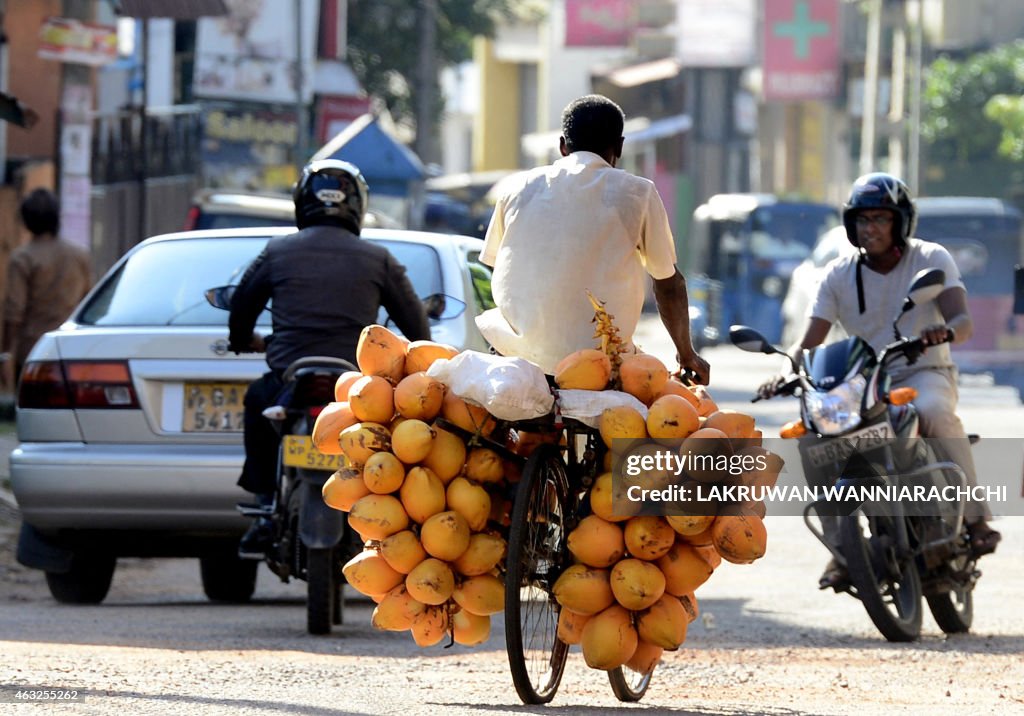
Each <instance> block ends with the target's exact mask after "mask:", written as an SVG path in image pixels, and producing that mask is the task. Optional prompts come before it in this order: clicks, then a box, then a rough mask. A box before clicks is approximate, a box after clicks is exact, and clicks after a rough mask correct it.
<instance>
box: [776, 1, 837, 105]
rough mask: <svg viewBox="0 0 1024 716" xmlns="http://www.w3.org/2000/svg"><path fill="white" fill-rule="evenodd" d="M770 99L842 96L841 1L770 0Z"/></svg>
mask: <svg viewBox="0 0 1024 716" xmlns="http://www.w3.org/2000/svg"><path fill="white" fill-rule="evenodd" d="M764 8H765V18H764V59H763V62H762V67H763V94H764V99H765V100H766V101H772V100H807V99H832V98H835V97H837V96H839V77H840V74H839V73H840V64H841V55H840V47H839V38H840V35H839V0H765V4H764Z"/></svg>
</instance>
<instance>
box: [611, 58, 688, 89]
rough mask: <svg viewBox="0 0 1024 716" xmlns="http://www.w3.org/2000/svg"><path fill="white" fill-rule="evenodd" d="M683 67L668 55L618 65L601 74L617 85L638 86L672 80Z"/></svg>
mask: <svg viewBox="0 0 1024 716" xmlns="http://www.w3.org/2000/svg"><path fill="white" fill-rule="evenodd" d="M681 69H682V65H681V64H680V63H679V60H676V59H674V58H671V57H666V58H665V59H662V60H653V61H651V62H641V63H640V64H637V65H629V66H628V67H618V68H616V69H614V70H610V71H608V72H606V73H604V74H602V75H600V76H601V77H603V78H604V79H605V80H607V81H608V82H610V83H611V84H613V85H615V86H616V87H637V86H639V85H645V84H647V83H648V82H660V81H662V80H670V79H672V78H673V77H675V76H677V75H678V74H679V72H680V70H681Z"/></svg>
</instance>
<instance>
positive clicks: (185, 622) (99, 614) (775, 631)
mask: <svg viewBox="0 0 1024 716" xmlns="http://www.w3.org/2000/svg"><path fill="white" fill-rule="evenodd" d="M747 604H748V600H745V599H713V598H708V599H704V600H701V602H700V608H701V614H702V615H701V617H698V620H697V621H695V622H694V623H693V624H691V625H690V629H689V632H688V635H687V640H686V643H685V645H684V646H683V649H685V650H688V651H698V652H699V651H718V650H744V649H762V650H763V649H768V650H789V649H794V648H800V647H814V648H823V649H836V650H837V651H841V650H846V649H865V648H867V649H877V650H879V651H881V652H897V653H898V652H905V653H912V652H914V653H916V652H958V653H966V654H975V653H977V654H1020V653H1024V635H1021V634H1010V635H984V634H960V635H953V636H949V637H944V636H942V635H939V634H936V635H925V636H924V637H923V638H922V639H921V640H920V641H917V642H913V643H906V644H894V643H889V642H887V641H885V640H884V638H883V637H881V636H880V635H877V636H876V635H874V634H872V635H870V636H862V635H852V634H849V633H847V632H843V631H839V630H836V629H830V628H828V627H827V626H826V625H814V624H802V625H800V626H798V627H794V619H793V615H792V614H786V613H785V612H781V611H765V610H755V609H750V608H747ZM372 608H373V604H372V603H371V602H369V601H368V600H365V599H358V600H348V601H347V602H346V607H345V623H344V624H341V625H336V626H335V627H334V629H333V631H332V633H331V634H329V635H325V636H312V635H309V634H307V633H306V629H305V627H306V625H305V609H304V606H303V602H302V601H301V600H300V599H296V598H292V597H288V598H281V599H260V600H255V601H253V602H251V603H249V604H245V605H232V604H215V603H210V602H206V601H182V600H174V601H170V600H161V599H146V600H140V601H137V602H128V601H124V600H121V601H119V602H115V603H109V604H108V603H105V604H101V605H95V606H75V605H62V604H57V603H56V602H54V601H52V599H50V600H48V601H47V600H43V601H40V602H38V603H33V604H32V605H31V606H29V605H25V604H22V605H20V606H19V605H18V604H17V603H0V632H2V633H3V634H4V635H5V639H7V640H11V641H23V642H32V643H39V644H46V643H55V644H58V643H59V644H69V643H71V644H76V643H77V644H93V645H107V646H114V647H147V648H163V649H175V650H194V651H206V650H223V649H246V650H268V651H273V650H280V649H287V650H294V651H302V652H308V653H313V654H337V653H344V654H347V655H351V656H370V657H372V656H379V655H380V654H381V653H382V652H381V645H382V644H386V643H401V642H407V643H409V644H411V643H412V637H411V636H410V635H409V634H408V633H407V632H385V631H381V630H379V629H376V628H374V627H373V626H372V625H371V624H370V615H371V612H372ZM182 615H184V618H182ZM866 619H867V616H866V615H865V620H866ZM69 621H74V623H75V628H74V630H71V629H69V628H68V622H69ZM503 631H504V624H503V616H502V615H501V614H497V615H494V616H493V617H492V618H491V637H490V639H488V641H486V642H485V643H483V644H481V645H478V646H475V647H464V646H461V645H457V644H451V645H449V648H445V644H447V643H448V640H445V641H444V642H442V643H441V644H439V645H437V646H433V647H428V648H426V649H409V650H408V651H406V652H405V653H402V654H397V653H393V654H392V655H393V656H395V657H397V658H411V659H412V658H420V657H421V656H423V655H425V654H426V655H437V656H442V657H443V656H452V657H460V656H462V655H465V654H469V653H475V652H481V651H494V652H504V649H505V645H504V633H503ZM574 650H575V648H574ZM391 651H392V650H389V653H391Z"/></svg>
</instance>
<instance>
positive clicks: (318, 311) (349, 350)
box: [228, 226, 430, 370]
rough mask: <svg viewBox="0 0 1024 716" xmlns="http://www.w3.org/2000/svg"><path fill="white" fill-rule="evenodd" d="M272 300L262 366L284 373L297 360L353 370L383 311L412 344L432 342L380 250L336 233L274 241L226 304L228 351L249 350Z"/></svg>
mask: <svg viewBox="0 0 1024 716" xmlns="http://www.w3.org/2000/svg"><path fill="white" fill-rule="evenodd" d="M271 299H273V305H272V310H273V316H272V321H273V333H272V334H271V335H270V336H268V337H267V363H268V364H269V365H270V367H271V368H273V369H274V370H284V369H285V368H287V367H288V366H289V365H290V364H291V363H292V362H293V361H295V360H296V359H298V358H302V357H305V356H313V355H326V356H334V357H336V358H344V359H346V360H350V361H352V362H353V363H354V362H355V355H356V344H357V343H358V341H359V334H360V332H361V331H362V329H363V328H364V327H365V326H367V325H370V324H372V323H376V322H377V312H378V310H379V308H380V307H381V306H383V307H384V309H385V310H386V311H387V312H388V315H389V316H390V317H391V319H392V320H393V321H394V323H395V325H396V326H397V327H398V329H399V330H400V331H401V332H402V334H403V335H404V336H405V337H406V338H408V339H409V340H410V341H416V340H426V339H429V338H430V324H429V323H428V321H427V316H426V313H425V312H424V310H423V304H422V303H421V302H420V299H419V298H418V297H417V296H416V292H415V291H414V290H413V287H412V284H411V283H410V282H409V278H408V276H406V273H405V266H403V265H402V264H401V263H400V262H399V261H398V260H397V259H396V258H395V257H394V256H392V255H391V253H390V252H389V251H388V250H387V249H386V248H384V247H383V246H380V245H378V244H374V243H372V242H369V241H363V240H362V239H360V238H359V236H357V235H356V234H353V233H351V232H349V231H347V230H345V229H342V228H339V227H334V226H311V227H309V228H306V229H303V230H302V231H299V232H296V233H294V234H289V235H288V236H283V237H280V238H275V239H271V240H270V241H269V242H268V243H267V246H266V248H264V249H263V252H262V253H260V255H259V256H257V257H256V259H255V260H254V261H253V262H252V264H251V265H250V266H249V268H248V269H246V272H245V274H244V275H243V276H242V280H241V282H240V283H239V284H238V288H237V289H236V291H235V294H234V297H233V298H232V300H231V317H230V318H229V320H228V327H229V329H230V335H229V341H230V344H231V348H232V350H234V351H236V352H241V351H244V350H248V346H249V344H250V341H251V338H252V332H253V329H254V328H255V326H256V319H257V317H258V316H259V314H260V312H261V311H262V310H263V309H264V307H265V306H266V305H267V302H268V301H269V300H271Z"/></svg>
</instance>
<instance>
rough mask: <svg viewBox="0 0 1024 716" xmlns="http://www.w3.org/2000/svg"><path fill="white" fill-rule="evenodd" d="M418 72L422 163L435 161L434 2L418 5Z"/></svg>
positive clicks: (422, 1)
mask: <svg viewBox="0 0 1024 716" xmlns="http://www.w3.org/2000/svg"><path fill="white" fill-rule="evenodd" d="M418 26H419V30H420V32H419V35H420V46H419V60H420V61H419V72H418V73H417V75H418V76H417V78H416V79H417V90H416V153H417V154H418V155H419V157H420V159H421V160H423V163H424V164H428V163H430V162H436V161H437V160H438V157H437V154H436V151H435V146H434V129H435V126H434V106H435V104H436V100H435V97H436V93H435V88H436V86H437V0H420V2H419V22H418Z"/></svg>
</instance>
